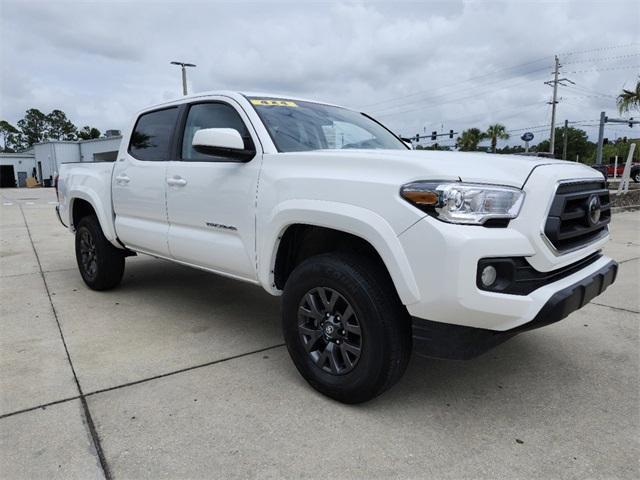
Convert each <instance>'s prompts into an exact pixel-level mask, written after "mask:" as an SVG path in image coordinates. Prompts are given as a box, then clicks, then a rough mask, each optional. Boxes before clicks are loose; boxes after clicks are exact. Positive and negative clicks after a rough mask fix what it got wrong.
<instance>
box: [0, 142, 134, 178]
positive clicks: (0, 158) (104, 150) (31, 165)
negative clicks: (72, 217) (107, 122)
mask: <svg viewBox="0 0 640 480" xmlns="http://www.w3.org/2000/svg"><path fill="white" fill-rule="evenodd" d="M121 139H122V137H121V136H109V137H104V138H96V139H93V140H80V141H75V142H65V141H58V140H54V141H50V142H45V143H38V144H36V145H34V146H33V147H32V148H31V149H29V150H28V151H26V152H21V153H0V186H2V187H15V186H20V187H24V186H25V184H26V179H27V177H33V176H35V178H36V179H37V180H38V182H40V183H42V184H43V186H45V187H48V186H51V182H52V180H53V176H54V175H55V173H56V172H57V171H58V170H59V169H60V164H62V163H70V162H112V161H114V160H115V159H116V157H117V155H118V149H119V148H120V141H121Z"/></svg>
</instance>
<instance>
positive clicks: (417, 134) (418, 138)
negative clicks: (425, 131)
mask: <svg viewBox="0 0 640 480" xmlns="http://www.w3.org/2000/svg"><path fill="white" fill-rule="evenodd" d="M419 141H420V134H419V133H416V142H419Z"/></svg>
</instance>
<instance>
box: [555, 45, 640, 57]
mask: <svg viewBox="0 0 640 480" xmlns="http://www.w3.org/2000/svg"><path fill="white" fill-rule="evenodd" d="M636 45H640V42H632V43H627V44H624V45H614V46H609V47H599V48H592V49H590V50H582V51H578V52H564V53H561V55H564V56H567V57H568V56H570V55H581V54H583V53H591V52H602V51H604V50H614V49H617V48H627V47H633V46H636Z"/></svg>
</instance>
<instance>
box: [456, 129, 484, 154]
mask: <svg viewBox="0 0 640 480" xmlns="http://www.w3.org/2000/svg"><path fill="white" fill-rule="evenodd" d="M483 138H484V136H483V133H482V131H481V130H480V129H479V128H468V129H467V130H465V131H463V132H462V133H461V134H460V136H459V137H458V138H457V139H456V147H458V149H459V150H462V151H464V152H472V151H474V150H477V149H478V144H479V143H480V142H481V141H482V139H483Z"/></svg>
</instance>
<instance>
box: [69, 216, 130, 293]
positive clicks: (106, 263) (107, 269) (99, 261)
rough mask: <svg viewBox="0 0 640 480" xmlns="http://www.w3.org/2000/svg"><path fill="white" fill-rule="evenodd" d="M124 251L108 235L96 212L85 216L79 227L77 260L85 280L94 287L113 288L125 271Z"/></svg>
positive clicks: (94, 288)
mask: <svg viewBox="0 0 640 480" xmlns="http://www.w3.org/2000/svg"><path fill="white" fill-rule="evenodd" d="M124 258H125V255H124V251H123V250H120V249H119V248H116V247H114V246H113V245H112V244H111V242H109V240H107V239H106V237H105V236H104V233H102V228H101V227H100V223H99V222H98V219H97V218H96V216H95V215H89V216H86V217H83V218H82V219H81V220H80V221H79V222H78V225H77V227H76V261H77V262H78V269H79V270H80V275H82V279H83V280H84V283H86V284H87V286H88V287H89V288H91V289H92V290H109V289H111V288H113V287H115V286H116V285H118V284H119V283H120V280H122V275H123V274H124Z"/></svg>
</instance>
